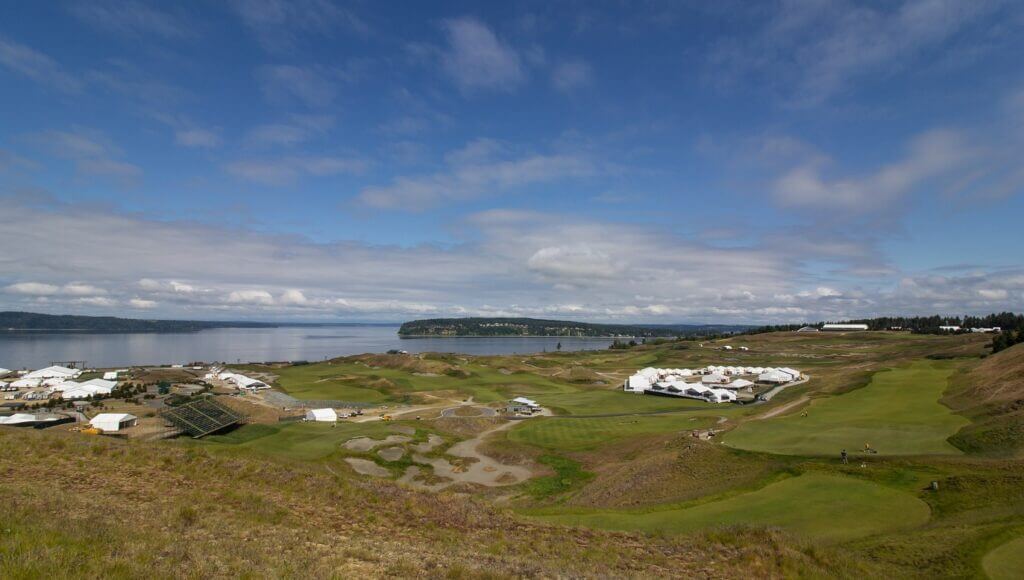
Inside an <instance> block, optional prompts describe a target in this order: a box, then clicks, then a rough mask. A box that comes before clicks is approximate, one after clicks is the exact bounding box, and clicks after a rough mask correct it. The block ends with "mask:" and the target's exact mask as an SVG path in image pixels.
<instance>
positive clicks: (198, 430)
mask: <svg viewBox="0 0 1024 580" xmlns="http://www.w3.org/2000/svg"><path fill="white" fill-rule="evenodd" d="M160 415H161V416H162V417H163V418H164V419H167V420H168V421H170V422H171V423H173V424H174V426H175V427H178V428H179V429H181V430H182V431H184V432H185V433H188V434H189V435H191V436H192V437H193V438H195V439H198V438H200V437H203V436H204V435H209V434H210V433H216V432H217V431H220V430H222V429H226V428H227V427H230V426H232V425H236V424H238V423H241V422H242V421H243V420H244V419H245V417H244V416H242V415H241V414H239V413H236V412H235V411H232V410H231V409H230V408H228V407H226V406H225V405H223V404H222V403H218V402H217V401H215V400H214V399H213V398H205V399H200V400H198V401H193V402H191V403H187V404H185V405H181V406H179V407H172V408H170V409H167V410H165V411H162V412H161V413H160Z"/></svg>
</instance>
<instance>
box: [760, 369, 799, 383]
mask: <svg viewBox="0 0 1024 580" xmlns="http://www.w3.org/2000/svg"><path fill="white" fill-rule="evenodd" d="M792 380H793V377H792V376H791V375H789V374H786V373H784V372H781V371H778V370H776V369H769V370H766V371H765V372H763V373H761V374H759V375H757V382H759V383H773V384H782V383H788V382H791V381H792Z"/></svg>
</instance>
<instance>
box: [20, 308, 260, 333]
mask: <svg viewBox="0 0 1024 580" xmlns="http://www.w3.org/2000/svg"><path fill="white" fill-rule="evenodd" d="M270 326H274V325H272V324H266V323H262V322H209V321H199V320H139V319H134V318H116V317H113V316H73V315H64V314H62V315H55V314H36V313H34V312H10V311H8V312H0V330H51V331H52V330H56V331H67V332H71V331H89V332H193V331H196V330H205V329H208V328H266V327H270Z"/></svg>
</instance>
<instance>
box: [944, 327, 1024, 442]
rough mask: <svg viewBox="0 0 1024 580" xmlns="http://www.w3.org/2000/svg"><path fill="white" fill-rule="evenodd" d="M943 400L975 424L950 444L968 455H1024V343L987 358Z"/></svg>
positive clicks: (955, 436)
mask: <svg viewBox="0 0 1024 580" xmlns="http://www.w3.org/2000/svg"><path fill="white" fill-rule="evenodd" d="M956 385H957V388H956V390H955V392H954V393H953V394H951V395H950V396H948V397H946V399H945V400H944V401H943V402H945V403H946V404H947V405H949V406H950V407H952V408H954V409H956V410H957V411H959V412H960V413H962V414H964V415H966V416H968V417H970V418H971V420H972V423H971V424H970V425H968V426H967V427H965V428H963V429H962V430H961V431H960V432H959V433H957V434H956V435H954V436H953V438H952V439H951V441H952V442H953V444H954V445H956V446H957V447H960V448H961V449H963V450H964V451H967V452H969V453H977V454H983V455H1001V456H1020V455H1024V344H1018V345H1016V346H1014V347H1011V348H1008V349H1006V350H1004V351H1002V352H1000V353H998V354H994V355H992V356H989V357H987V358H986V359H985V360H983V361H982V362H981V363H980V364H978V365H977V366H975V367H974V368H973V369H971V370H970V371H968V372H966V373H964V374H963V375H961V376H960V377H958V379H957V380H956Z"/></svg>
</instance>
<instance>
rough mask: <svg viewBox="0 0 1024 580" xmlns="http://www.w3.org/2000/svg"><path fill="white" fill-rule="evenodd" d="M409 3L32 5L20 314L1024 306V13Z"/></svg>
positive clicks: (0, 57)
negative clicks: (393, 8) (1023, 221)
mask: <svg viewBox="0 0 1024 580" xmlns="http://www.w3.org/2000/svg"><path fill="white" fill-rule="evenodd" d="M406 8H407V10H404V11H403V13H402V14H401V15H400V16H398V17H395V16H394V15H392V14H389V13H388V11H387V10H384V9H383V8H379V9H378V7H374V6H370V5H366V6H343V5H342V4H340V3H335V2H331V1H328V0H316V1H299V2H288V3H283V2H278V1H277V0H245V1H239V2H229V3H225V4H224V5H216V6H214V5H209V4H206V3H195V4H189V3H186V4H185V5H183V6H180V7H174V8H171V7H167V6H164V5H161V4H159V3H155V2H144V1H132V2H119V1H116V0H109V1H104V2H99V3H95V4H92V5H90V6H88V7H84V6H71V7H69V6H21V7H16V6H11V7H6V8H0V23H3V22H9V23H10V22H25V23H35V24H26V25H24V26H18V27H15V26H11V25H4V24H0V82H3V83H4V86H5V95H4V99H5V106H4V107H0V208H2V211H0V309H4V310H29V311H36V312H46V313H77V314H95V315H119V316H128V317H145V318H199V319H221V320H225V319H232V320H236V319H237V320H241V319H249V320H294V321H300V320H304V321H346V320H351V321H403V320H408V319H412V318H423V317H442V316H532V317H546V318H567V319H574V320H589V321H606V322H662V323H671V322H676V323H683V322H695V323H753V324H762V323H790V322H803V321H818V320H838V319H846V318H858V317H867V316H876V315H888V314H907V315H912V314H934V313H938V314H950V315H956V314H986V313H990V312H998V311H1004V310H1016V311H1020V310H1021V309H1022V304H1024V260H1022V258H1021V254H1020V250H1019V248H1020V247H1021V245H1022V243H1024V233H1022V231H1024V229H1022V228H1021V227H1020V224H1019V222H1020V218H1021V216H1024V196H1022V195H1021V193H1022V192H1024V169H1022V168H1024V153H1022V152H1024V75H1022V74H1021V73H1020V72H1019V66H1018V63H1017V58H1016V57H1015V55H1016V54H1019V51H1020V50H1022V49H1024V34H1021V32H1022V31H1024V8H1021V7H1020V6H1018V5H1015V4H1013V3H1003V2H993V3H974V2H966V1H955V0H944V1H938V0H905V1H902V2H894V3H891V4H887V5H864V4H861V3H854V2H842V1H840V2H828V3H821V2H813V1H804V0H788V1H786V2H781V3H777V4H772V5H762V6H746V7H742V8H741V7H739V6H735V7H731V8H730V7H727V6H726V5H721V6H711V5H707V4H704V3H693V4H688V3H678V4H671V5H668V6H664V7H663V9H661V10H656V11H655V10H649V8H650V6H647V5H645V6H640V5H637V6H634V5H632V4H629V3H626V4H614V5H612V4H609V5H600V4H595V5H589V6H585V7H576V9H572V8H571V7H568V6H548V5H547V4H543V3H533V2H526V3H524V4H522V5H517V6H516V7H505V8H500V9H499V8H498V7H479V9H478V10H477V11H474V12H472V13H467V12H466V11H464V10H450V9H447V8H445V7H443V6H441V7H436V6H435V7H428V6H420V5H419V4H415V3H410V4H409V5H408V6H407V7H406ZM15 16H17V17H18V18H15ZM395 18H397V20H395ZM43 22H59V23H61V25H62V27H63V28H62V29H65V30H66V33H65V34H63V35H58V34H57V33H56V32H54V29H52V28H50V27H47V26H44V25H43V24H41V23H43ZM708 30H711V31H714V32H713V33H702V34H698V32H700V31H708Z"/></svg>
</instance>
